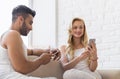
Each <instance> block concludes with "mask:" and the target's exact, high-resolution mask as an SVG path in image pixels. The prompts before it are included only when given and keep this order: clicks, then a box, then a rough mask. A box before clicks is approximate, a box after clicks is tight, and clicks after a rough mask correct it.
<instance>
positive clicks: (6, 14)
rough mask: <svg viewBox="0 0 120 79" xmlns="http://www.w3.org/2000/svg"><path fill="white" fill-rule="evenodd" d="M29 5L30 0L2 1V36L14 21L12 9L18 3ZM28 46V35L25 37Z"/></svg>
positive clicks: (0, 30) (0, 8)
mask: <svg viewBox="0 0 120 79" xmlns="http://www.w3.org/2000/svg"><path fill="white" fill-rule="evenodd" d="M21 4H22V5H26V6H28V5H29V0H2V1H0V36H1V35H2V34H3V33H4V32H5V31H7V30H8V29H9V27H10V25H11V22H12V10H13V8H14V7H16V6H17V5H21ZM23 40H24V41H25V44H26V46H28V37H23Z"/></svg>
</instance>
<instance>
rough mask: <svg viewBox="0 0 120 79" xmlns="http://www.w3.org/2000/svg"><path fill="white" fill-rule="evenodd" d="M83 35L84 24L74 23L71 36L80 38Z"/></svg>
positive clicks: (80, 22)
mask: <svg viewBox="0 0 120 79" xmlns="http://www.w3.org/2000/svg"><path fill="white" fill-rule="evenodd" d="M83 34H84V24H83V22H82V21H75V22H74V23H73V25H72V35H73V37H75V38H80V37H81V36H82V35H83Z"/></svg>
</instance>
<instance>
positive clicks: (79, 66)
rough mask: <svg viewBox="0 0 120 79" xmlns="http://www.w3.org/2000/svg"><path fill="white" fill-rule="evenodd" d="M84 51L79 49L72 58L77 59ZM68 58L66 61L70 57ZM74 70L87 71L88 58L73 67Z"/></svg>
mask: <svg viewBox="0 0 120 79" xmlns="http://www.w3.org/2000/svg"><path fill="white" fill-rule="evenodd" d="M84 51H85V48H81V49H76V50H75V53H74V57H78V56H80V55H81V54H82V53H83V52H84ZM67 56H68V59H70V56H69V55H67ZM74 69H79V70H89V67H88V58H86V59H85V60H82V61H80V62H79V63H78V64H77V65H76V66H75V67H74Z"/></svg>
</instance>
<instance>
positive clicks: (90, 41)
mask: <svg viewBox="0 0 120 79" xmlns="http://www.w3.org/2000/svg"><path fill="white" fill-rule="evenodd" d="M95 41H96V39H94V38H93V39H89V44H88V45H89V46H90V47H91V48H92V46H91V43H92V42H93V43H94V44H96V43H95Z"/></svg>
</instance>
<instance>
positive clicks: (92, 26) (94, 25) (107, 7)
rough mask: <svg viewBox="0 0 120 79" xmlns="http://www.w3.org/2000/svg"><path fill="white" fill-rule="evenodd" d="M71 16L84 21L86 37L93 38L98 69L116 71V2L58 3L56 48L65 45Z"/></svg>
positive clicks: (119, 36) (119, 57) (119, 2)
mask: <svg viewBox="0 0 120 79" xmlns="http://www.w3.org/2000/svg"><path fill="white" fill-rule="evenodd" d="M74 17H80V18H83V19H84V20H85V23H86V26H87V32H88V36H89V38H96V43H97V48H98V56H99V61H98V62H99V66H98V68H100V69H109V68H119V69H120V41H119V40H120V0H58V46H60V45H62V44H66V43H67V29H68V26H69V24H70V23H71V21H72V19H73V18H74Z"/></svg>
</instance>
